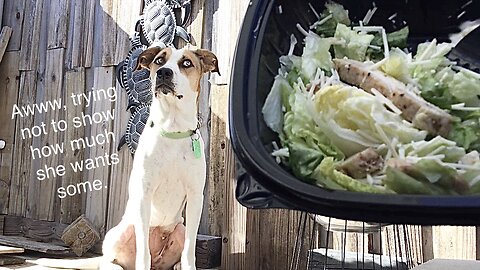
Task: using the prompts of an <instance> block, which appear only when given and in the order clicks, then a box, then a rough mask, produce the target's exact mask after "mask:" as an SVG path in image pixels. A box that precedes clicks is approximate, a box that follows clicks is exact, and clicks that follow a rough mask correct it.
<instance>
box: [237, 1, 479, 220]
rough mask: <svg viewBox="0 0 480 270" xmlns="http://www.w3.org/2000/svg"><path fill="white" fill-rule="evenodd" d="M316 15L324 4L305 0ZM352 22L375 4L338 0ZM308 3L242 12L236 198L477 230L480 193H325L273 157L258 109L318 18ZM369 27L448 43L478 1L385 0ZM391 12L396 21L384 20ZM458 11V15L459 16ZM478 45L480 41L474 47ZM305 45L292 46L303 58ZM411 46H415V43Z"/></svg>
mask: <svg viewBox="0 0 480 270" xmlns="http://www.w3.org/2000/svg"><path fill="white" fill-rule="evenodd" d="M310 2H311V4H312V5H313V6H314V8H315V9H316V10H317V11H318V12H321V11H322V10H323V5H324V3H325V1H313V0H311V1H310ZM338 2H339V3H341V4H343V5H344V6H345V7H346V9H348V10H349V12H350V17H351V19H352V21H358V20H360V19H362V18H363V17H364V15H365V14H366V12H367V10H368V9H370V8H372V7H373V1H362V0H356V1H346V0H345V1H338ZM308 3H309V2H308V1H306V0H305V1H292V0H277V1H268V0H258V1H252V2H251V3H250V6H249V8H248V10H247V13H246V16H245V19H244V22H243V26H242V30H241V33H240V36H239V40H238V44H237V49H236V55H235V59H234V69H233V74H232V81H231V85H232V90H231V93H230V105H229V106H230V132H231V139H232V144H233V148H234V151H235V153H236V154H237V157H238V160H239V161H240V163H241V164H242V166H241V168H240V169H239V170H238V177H237V190H236V196H237V200H238V201H239V202H240V203H241V204H243V205H244V206H247V207H250V208H256V209H259V208H288V209H297V210H303V211H308V212H312V213H317V214H322V215H326V216H331V217H337V218H343V219H351V220H362V221H373V222H389V223H401V224H425V225H426V224H431V225H434V224H437V225H441V224H452V225H480V196H419V195H377V194H367V193H354V192H346V191H330V190H326V189H322V188H320V187H316V186H313V185H311V184H308V183H305V182H302V181H300V180H299V179H297V178H295V177H294V176H293V175H292V174H291V173H290V172H289V171H288V169H287V168H284V167H282V166H281V165H278V164H277V163H276V162H275V159H274V158H273V157H272V156H271V155H270V153H271V150H272V146H271V142H272V141H273V140H277V141H278V137H277V135H276V134H275V133H274V132H273V131H271V130H270V129H269V128H268V127H267V126H266V125H265V123H264V121H263V117H262V114H261V108H262V106H263V103H264V101H265V98H266V96H267V94H268V92H269V90H270V87H271V85H272V83H273V79H274V76H275V75H276V74H277V69H278V67H279V62H278V57H279V56H280V55H283V54H286V53H287V51H288V48H289V44H290V38H289V37H290V34H295V35H296V37H297V40H299V41H302V40H303V36H302V35H301V34H300V33H299V31H298V30H297V28H296V24H297V23H299V24H300V25H301V26H302V27H303V28H304V29H308V26H309V25H311V24H312V23H313V22H314V21H315V20H316V18H315V16H314V13H313V12H312V10H311V9H310V8H309V6H308ZM375 5H376V6H377V7H378V10H377V12H376V13H375V15H374V16H373V18H372V20H371V22H370V25H382V26H384V27H385V28H386V29H387V31H391V30H394V29H396V28H398V27H400V26H402V25H404V23H407V24H408V26H409V27H410V33H411V34H410V37H411V38H410V40H409V44H410V45H416V44H417V43H419V42H423V41H426V40H428V39H432V38H437V39H438V40H439V41H444V40H447V39H448V34H449V33H454V32H458V26H459V25H460V23H461V22H463V21H466V20H474V19H477V18H480V1H478V0H473V1H448V0H431V1H427V0H409V1H407V0H405V1H403V0H402V1H399V0H382V1H376V3H375ZM394 13H396V14H397V15H396V18H395V22H392V21H390V20H388V18H389V17H390V16H391V15H392V14H394ZM462 13H463V14H462ZM478 45H480V44H478ZM301 47H302V44H301V42H299V44H297V47H296V54H297V55H299V54H301ZM412 47H413V46H412Z"/></svg>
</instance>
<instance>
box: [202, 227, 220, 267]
mask: <svg viewBox="0 0 480 270" xmlns="http://www.w3.org/2000/svg"><path fill="white" fill-rule="evenodd" d="M196 242H197V244H196V250H195V256H196V266H197V267H198V268H214V267H219V266H220V264H221V258H222V257H221V256H222V238H221V237H218V236H210V235H202V234H199V235H198V236H197V241H196Z"/></svg>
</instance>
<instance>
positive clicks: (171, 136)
mask: <svg viewBox="0 0 480 270" xmlns="http://www.w3.org/2000/svg"><path fill="white" fill-rule="evenodd" d="M193 134H195V131H194V130H187V131H183V132H182V131H177V132H167V131H164V130H161V131H160V136H162V137H166V138H169V139H185V138H188V137H191V136H192V135H193Z"/></svg>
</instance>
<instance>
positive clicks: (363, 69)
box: [333, 59, 453, 137]
mask: <svg viewBox="0 0 480 270" xmlns="http://www.w3.org/2000/svg"><path fill="white" fill-rule="evenodd" d="M333 62H334V63H335V68H336V70H337V71H338V74H339V76H340V79H341V80H342V81H344V82H346V83H348V84H351V85H355V86H357V87H360V88H362V89H363V90H365V91H367V92H369V93H371V90H372V88H374V89H376V90H377V91H378V92H380V93H381V94H382V95H384V96H385V97H386V98H388V99H389V100H391V101H392V103H393V104H394V105H395V106H396V107H398V108H399V109H400V110H401V111H402V117H403V118H404V119H406V120H408V121H410V122H411V123H412V124H413V126H415V127H416V128H419V129H422V130H426V131H427V132H428V133H430V134H432V135H440V136H443V137H446V136H447V135H448V133H449V132H450V130H451V128H452V121H453V118H452V116H451V115H450V114H448V113H447V112H445V111H444V110H442V109H440V108H438V107H437V106H435V105H433V104H431V103H428V102H427V101H426V100H424V99H423V98H421V97H420V96H418V95H416V94H415V93H413V92H411V91H409V90H408V89H407V86H406V85H405V84H404V83H402V82H401V81H399V80H397V79H395V78H393V77H390V76H388V75H386V74H385V73H383V72H381V71H378V70H370V69H369V65H368V64H365V63H363V62H359V61H355V60H350V59H334V60H333Z"/></svg>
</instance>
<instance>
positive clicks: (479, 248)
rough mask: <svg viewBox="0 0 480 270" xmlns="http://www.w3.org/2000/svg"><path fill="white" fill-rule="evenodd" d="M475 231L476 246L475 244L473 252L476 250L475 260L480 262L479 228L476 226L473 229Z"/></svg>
mask: <svg viewBox="0 0 480 270" xmlns="http://www.w3.org/2000/svg"><path fill="white" fill-rule="evenodd" d="M475 230H476V238H475V239H476V244H475V250H476V260H480V227H479V226H477V227H475Z"/></svg>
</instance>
